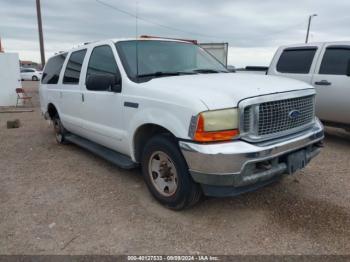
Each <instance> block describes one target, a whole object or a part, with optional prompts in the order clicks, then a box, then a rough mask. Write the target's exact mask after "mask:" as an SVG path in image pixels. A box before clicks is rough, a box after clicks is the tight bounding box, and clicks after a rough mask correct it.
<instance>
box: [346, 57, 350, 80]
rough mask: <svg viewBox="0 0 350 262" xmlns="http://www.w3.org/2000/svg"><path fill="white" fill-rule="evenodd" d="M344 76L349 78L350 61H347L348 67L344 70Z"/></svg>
mask: <svg viewBox="0 0 350 262" xmlns="http://www.w3.org/2000/svg"><path fill="white" fill-rule="evenodd" d="M346 75H347V76H350V59H349V60H348V66H347V68H346Z"/></svg>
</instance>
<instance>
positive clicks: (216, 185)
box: [40, 38, 323, 209]
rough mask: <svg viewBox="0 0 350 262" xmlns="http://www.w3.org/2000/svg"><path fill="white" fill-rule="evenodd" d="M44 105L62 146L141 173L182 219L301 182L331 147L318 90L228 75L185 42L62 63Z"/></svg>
mask: <svg viewBox="0 0 350 262" xmlns="http://www.w3.org/2000/svg"><path fill="white" fill-rule="evenodd" d="M40 101H41V110H42V112H43V114H44V115H45V117H46V118H47V119H48V118H50V119H51V120H52V121H53V123H54V130H55V135H56V140H57V142H59V143H66V142H72V143H75V144H77V145H79V146H81V147H83V148H85V149H87V150H90V151H91V152H93V153H95V154H98V155H99V156H101V157H104V158H105V159H107V160H109V161H111V162H113V163H115V164H117V165H118V166H120V167H123V168H134V167H137V166H138V165H141V168H142V173H143V176H144V179H145V181H146V184H147V186H148V188H149V190H150V192H151V193H152V195H153V196H154V197H155V198H156V199H157V200H158V201H159V202H160V203H162V204H164V205H165V206H167V207H169V208H172V209H182V208H185V207H188V206H191V205H193V204H195V203H196V202H197V201H198V200H199V199H200V197H201V195H202V194H203V193H204V194H205V195H208V196H233V195H237V194H240V193H243V192H247V191H251V190H254V189H257V188H258V187H261V186H264V185H266V184H269V183H271V182H273V181H275V180H277V179H279V178H281V177H282V175H284V174H292V173H294V172H295V171H297V170H299V169H301V168H303V167H305V165H306V164H307V163H308V162H309V161H310V160H311V159H312V158H313V157H315V156H316V155H317V154H318V152H319V151H320V148H319V144H320V141H321V140H322V139H323V127H322V125H321V123H320V122H319V120H318V119H317V118H316V117H315V112H314V103H315V90H314V88H313V87H312V86H311V85H308V84H306V83H303V82H300V81H295V80H291V79H285V78H280V77H272V76H258V75H257V76H254V75H239V74H232V73H228V71H227V69H226V68H225V67H224V66H223V65H222V64H221V63H219V62H218V61H217V60H216V59H215V58H213V57H212V56H211V55H210V54H208V53H207V52H206V51H204V50H203V49H202V48H200V47H199V46H198V45H195V44H193V43H188V42H185V41H174V40H168V39H142V38H141V39H137V40H135V39H122V40H106V41H101V42H95V43H91V44H86V45H83V46H80V47H78V48H75V49H73V50H70V51H67V52H62V53H60V54H57V55H55V56H54V57H52V58H50V60H49V61H48V63H47V64H46V66H45V68H44V73H43V78H42V81H41V86H40Z"/></svg>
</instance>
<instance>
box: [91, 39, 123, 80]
mask: <svg viewBox="0 0 350 262" xmlns="http://www.w3.org/2000/svg"><path fill="white" fill-rule="evenodd" d="M117 73H118V66H117V63H116V61H115V59H114V55H113V52H112V49H111V47H110V46H108V45H103V46H98V47H95V48H94V50H92V53H91V56H90V60H89V65H88V68H87V73H86V78H88V77H89V75H92V74H110V75H116V74H117Z"/></svg>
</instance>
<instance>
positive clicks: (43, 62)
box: [36, 0, 45, 68]
mask: <svg viewBox="0 0 350 262" xmlns="http://www.w3.org/2000/svg"><path fill="white" fill-rule="evenodd" d="M36 15H37V17H38V30H39V43H40V57H41V67H42V68H44V65H45V48H44V36H43V26H42V21H41V7H40V0H36Z"/></svg>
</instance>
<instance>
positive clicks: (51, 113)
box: [47, 103, 58, 119]
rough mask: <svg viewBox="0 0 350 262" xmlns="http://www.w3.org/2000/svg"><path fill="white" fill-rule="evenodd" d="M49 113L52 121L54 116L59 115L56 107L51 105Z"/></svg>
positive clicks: (48, 108) (48, 107)
mask: <svg viewBox="0 0 350 262" xmlns="http://www.w3.org/2000/svg"><path fill="white" fill-rule="evenodd" d="M47 112H48V113H49V116H50V118H51V119H53V118H54V116H56V115H58V112H57V109H56V107H55V106H54V105H53V104H51V103H50V104H49V105H48V106H47Z"/></svg>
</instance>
